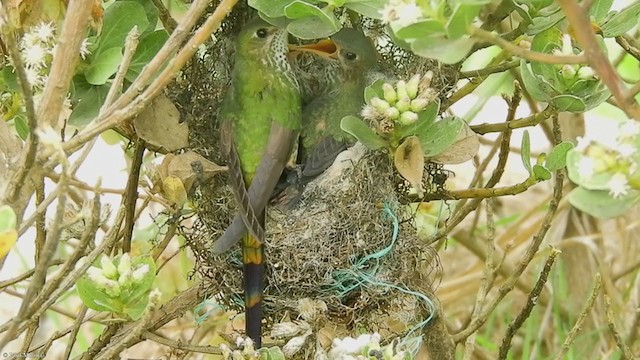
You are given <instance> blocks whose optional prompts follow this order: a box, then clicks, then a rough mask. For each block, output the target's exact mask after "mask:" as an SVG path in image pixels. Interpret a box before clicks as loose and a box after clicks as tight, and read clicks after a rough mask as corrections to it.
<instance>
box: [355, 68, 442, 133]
mask: <svg viewBox="0 0 640 360" xmlns="http://www.w3.org/2000/svg"><path fill="white" fill-rule="evenodd" d="M432 79H433V72H431V71H429V72H427V73H426V74H425V75H424V76H422V75H420V74H416V75H414V76H413V77H411V79H409V81H405V80H399V81H398V82H396V84H395V85H392V84H390V83H384V84H382V93H383V97H382V98H380V97H374V98H372V99H371V100H370V101H369V104H368V105H366V106H365V107H364V108H363V109H362V113H361V115H362V117H364V118H365V119H367V120H370V121H372V122H374V123H378V124H379V126H378V128H379V130H380V132H382V133H390V132H392V131H393V129H394V128H395V126H396V124H399V125H402V126H406V125H411V124H413V123H415V122H416V121H418V118H419V116H418V113H420V112H421V111H423V110H424V109H426V107H427V106H428V105H429V103H431V102H432V101H433V100H434V99H435V98H436V95H437V92H436V91H435V90H434V89H432V88H431V87H430V86H431V80H432Z"/></svg>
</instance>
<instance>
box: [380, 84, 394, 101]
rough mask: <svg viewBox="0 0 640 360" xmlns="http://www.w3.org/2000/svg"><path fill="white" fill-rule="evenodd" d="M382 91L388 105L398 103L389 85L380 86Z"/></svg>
mask: <svg viewBox="0 0 640 360" xmlns="http://www.w3.org/2000/svg"><path fill="white" fill-rule="evenodd" d="M382 91H383V93H384V99H385V100H387V101H388V102H389V104H395V102H396V101H398V94H397V93H396V90H395V89H394V88H393V86H392V85H391V84H389V83H384V84H382Z"/></svg>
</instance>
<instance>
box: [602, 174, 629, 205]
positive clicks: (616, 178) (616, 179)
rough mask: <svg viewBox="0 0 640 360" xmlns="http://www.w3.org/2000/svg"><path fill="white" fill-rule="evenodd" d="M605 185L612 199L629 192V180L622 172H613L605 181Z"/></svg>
mask: <svg viewBox="0 0 640 360" xmlns="http://www.w3.org/2000/svg"><path fill="white" fill-rule="evenodd" d="M607 186H608V187H609V195H611V196H613V198H614V199H617V198H619V197H621V196H624V195H627V192H629V181H628V180H627V177H626V176H625V175H624V174H622V173H615V174H614V175H613V176H612V177H611V180H609V182H608V183H607Z"/></svg>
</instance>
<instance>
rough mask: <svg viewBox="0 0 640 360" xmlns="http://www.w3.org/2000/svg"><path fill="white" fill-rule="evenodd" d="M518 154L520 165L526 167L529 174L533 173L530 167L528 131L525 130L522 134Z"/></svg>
mask: <svg viewBox="0 0 640 360" xmlns="http://www.w3.org/2000/svg"><path fill="white" fill-rule="evenodd" d="M520 156H521V158H522V165H524V168H525V169H527V171H528V172H529V175H533V169H532V168H531V144H530V140H529V132H528V131H527V130H525V131H524V134H522V145H520Z"/></svg>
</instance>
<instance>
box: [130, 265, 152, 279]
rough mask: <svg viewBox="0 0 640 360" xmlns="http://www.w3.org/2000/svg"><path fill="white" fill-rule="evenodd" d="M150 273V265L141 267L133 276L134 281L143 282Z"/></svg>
mask: <svg viewBox="0 0 640 360" xmlns="http://www.w3.org/2000/svg"><path fill="white" fill-rule="evenodd" d="M148 272H149V265H148V264H144V265H142V266H140V267H138V268H137V269H136V270H135V271H134V272H133V273H132V274H131V277H133V280H135V281H140V280H142V278H143V277H144V276H145V275H146V274H147V273H148Z"/></svg>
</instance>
